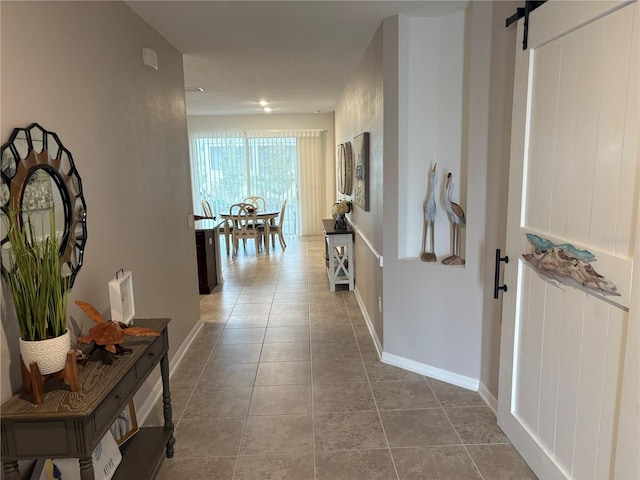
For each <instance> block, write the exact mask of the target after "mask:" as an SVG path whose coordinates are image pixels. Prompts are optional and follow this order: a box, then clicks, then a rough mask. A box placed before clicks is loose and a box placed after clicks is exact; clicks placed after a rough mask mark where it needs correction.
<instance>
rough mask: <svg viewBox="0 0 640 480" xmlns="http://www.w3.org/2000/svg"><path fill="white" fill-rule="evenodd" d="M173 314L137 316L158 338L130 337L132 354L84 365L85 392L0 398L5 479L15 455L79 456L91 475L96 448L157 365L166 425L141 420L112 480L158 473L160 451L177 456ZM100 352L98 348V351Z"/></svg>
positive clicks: (57, 390)
mask: <svg viewBox="0 0 640 480" xmlns="http://www.w3.org/2000/svg"><path fill="white" fill-rule="evenodd" d="M168 323H169V319H136V320H134V325H135V326H140V327H149V328H153V329H156V330H158V331H159V332H160V336H159V337H128V340H127V342H126V343H125V345H126V346H127V347H130V348H132V349H133V352H132V353H131V354H126V355H122V356H118V357H117V358H116V359H115V360H114V361H113V363H112V364H111V365H105V364H104V363H102V362H101V361H99V360H96V361H93V360H92V361H89V362H88V363H87V365H84V366H79V368H78V380H79V383H80V391H78V392H76V393H73V392H70V391H69V390H68V388H65V387H64V386H59V387H57V386H54V385H52V386H51V388H47V386H45V392H46V393H45V397H44V401H43V402H42V403H41V404H39V405H36V404H34V403H33V402H32V399H31V395H29V396H24V395H15V396H14V397H13V398H11V399H9V400H8V401H7V402H6V403H4V404H3V405H2V410H1V414H0V415H1V427H2V463H3V467H4V474H5V479H6V480H19V479H20V472H19V470H18V460H28V459H37V458H52V457H53V458H78V459H79V466H80V477H81V479H82V480H93V478H94V472H93V465H92V460H91V454H92V453H93V450H94V449H95V447H96V445H97V444H98V443H99V442H100V440H101V439H102V437H104V435H105V434H106V433H107V431H108V430H109V428H110V427H111V425H112V424H113V422H114V421H115V419H116V417H117V416H118V414H119V413H120V412H121V411H122V410H124V408H125V407H126V406H127V405H128V403H129V401H130V400H131V399H132V398H133V396H134V394H135V393H136V392H137V391H138V388H140V386H141V385H142V383H143V382H144V381H145V380H146V379H147V377H148V376H149V374H150V373H151V372H152V370H153V369H154V368H155V367H156V366H157V365H158V364H160V371H161V374H162V384H163V394H162V396H163V404H164V426H163V427H142V428H140V431H139V432H138V433H137V434H136V435H134V436H133V437H132V438H131V439H129V440H128V441H127V442H126V443H125V444H124V445H123V446H122V448H121V451H122V462H121V463H120V465H119V466H118V469H117V470H116V473H115V475H114V477H113V479H114V480H123V479H136V480H145V479H153V478H155V476H156V473H157V471H158V468H159V466H160V464H161V461H162V456H163V453H166V455H167V457H172V456H173V444H174V442H175V440H174V437H173V421H172V414H171V394H170V391H169V360H168V351H169V336H168V332H167V324H168ZM98 355H99V354H95V356H96V357H98Z"/></svg>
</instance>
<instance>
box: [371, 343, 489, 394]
mask: <svg viewBox="0 0 640 480" xmlns="http://www.w3.org/2000/svg"><path fill="white" fill-rule="evenodd" d="M381 361H382V363H386V364H388V365H393V366H394V367H400V368H404V369H405V370H409V371H410V372H415V373H419V374H421V375H426V376H427V377H431V378H435V379H436V380H442V381H443V382H447V383H450V384H452V385H456V386H458V387H462V388H466V389H467V390H473V391H474V392H477V391H478V386H479V383H480V382H479V380H477V379H475V378H470V377H465V376H464V375H459V374H457V373H453V372H449V371H447V370H442V369H441V368H437V367H432V366H431V365H426V364H424V363H420V362H416V361H414V360H409V359H408V358H404V357H399V356H397V355H392V354H390V353H387V352H383V353H382V358H381Z"/></svg>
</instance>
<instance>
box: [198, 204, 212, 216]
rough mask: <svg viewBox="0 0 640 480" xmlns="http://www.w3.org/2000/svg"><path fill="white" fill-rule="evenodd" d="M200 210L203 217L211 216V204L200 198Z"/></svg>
mask: <svg viewBox="0 0 640 480" xmlns="http://www.w3.org/2000/svg"><path fill="white" fill-rule="evenodd" d="M201 204H202V211H203V212H204V216H205V217H209V218H213V210H211V204H210V203H209V202H208V201H207V200H202V202H201Z"/></svg>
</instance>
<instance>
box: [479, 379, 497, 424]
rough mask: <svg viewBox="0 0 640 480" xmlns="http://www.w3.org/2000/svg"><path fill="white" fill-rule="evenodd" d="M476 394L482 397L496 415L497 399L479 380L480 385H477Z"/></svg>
mask: <svg viewBox="0 0 640 480" xmlns="http://www.w3.org/2000/svg"><path fill="white" fill-rule="evenodd" d="M478 394H479V395H480V397H482V399H483V400H484V402H485V403H486V404H487V406H488V407H489V409H490V410H491V411H492V412H493V414H494V415H495V416H496V417H497V416H498V400H496V397H494V396H493V395H492V394H491V392H490V391H489V389H488V388H487V386H486V385H485V384H484V383H482V382H480V385H479V387H478Z"/></svg>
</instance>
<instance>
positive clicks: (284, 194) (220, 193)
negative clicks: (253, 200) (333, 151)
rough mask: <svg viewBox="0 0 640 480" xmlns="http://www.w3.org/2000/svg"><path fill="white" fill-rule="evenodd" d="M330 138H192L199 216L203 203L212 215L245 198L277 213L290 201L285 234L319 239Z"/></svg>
mask: <svg viewBox="0 0 640 480" xmlns="http://www.w3.org/2000/svg"><path fill="white" fill-rule="evenodd" d="M325 137H326V132H325V131H322V130H303V131H286V132H284V131H277V132H274V131H258V132H235V133H233V132H208V133H204V134H203V133H197V134H192V135H191V138H190V147H191V178H192V191H193V206H194V211H195V212H200V211H202V207H201V203H202V200H207V201H208V202H209V203H210V204H211V208H212V210H213V213H214V215H216V214H219V213H223V212H228V211H229V207H230V206H231V205H232V204H234V203H238V202H241V201H242V200H243V199H244V198H245V197H247V196H250V195H256V196H260V197H263V198H264V199H265V200H266V202H267V208H268V209H269V210H273V211H279V210H280V207H281V205H282V202H283V201H284V200H285V199H286V200H287V209H286V214H285V218H284V219H280V221H281V222H283V224H282V225H283V231H284V233H285V234H287V235H300V234H302V235H316V234H318V233H319V232H318V228H319V227H318V225H320V223H321V222H320V220H321V218H322V212H323V209H322V207H323V194H324V173H323V172H324V158H325Z"/></svg>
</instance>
